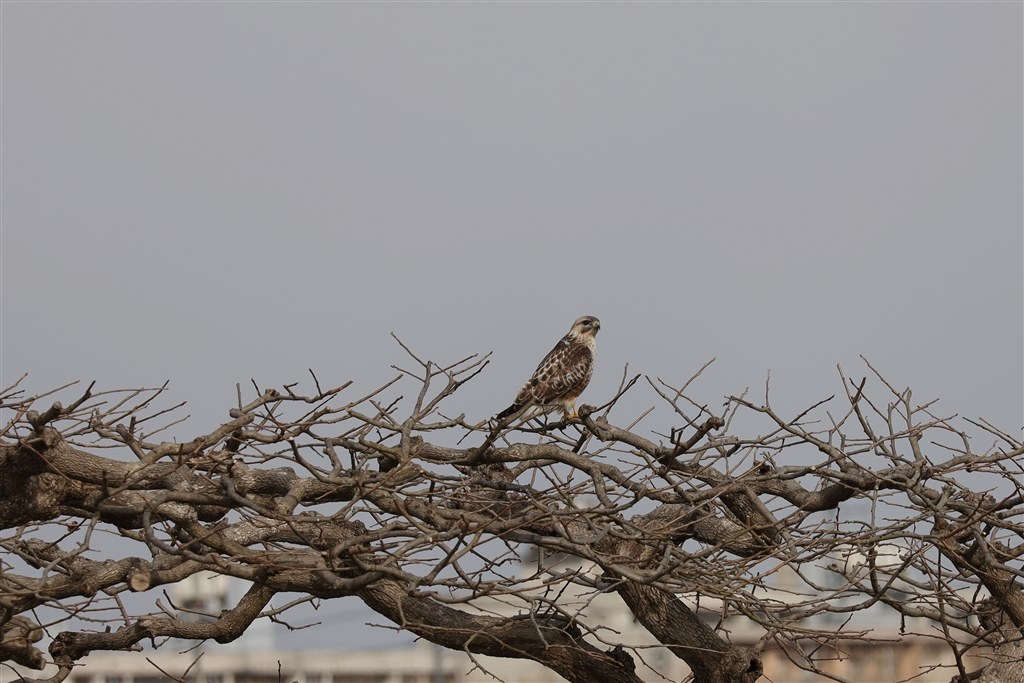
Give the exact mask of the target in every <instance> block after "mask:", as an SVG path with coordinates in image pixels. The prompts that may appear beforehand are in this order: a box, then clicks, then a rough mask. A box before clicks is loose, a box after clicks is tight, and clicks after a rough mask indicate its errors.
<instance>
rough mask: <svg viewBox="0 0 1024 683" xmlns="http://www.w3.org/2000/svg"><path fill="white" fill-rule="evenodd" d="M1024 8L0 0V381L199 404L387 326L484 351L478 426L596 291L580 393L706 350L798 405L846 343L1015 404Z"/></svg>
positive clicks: (722, 376)
mask: <svg viewBox="0 0 1024 683" xmlns="http://www.w3.org/2000/svg"><path fill="white" fill-rule="evenodd" d="M1022 15H1024V12H1022V5H1021V3H1018V2H1004V3H981V2H970V3H955V2H942V3H939V2H935V3H929V2H917V3H898V4H897V3H824V2H821V3H758V4H748V3H728V4H725V3H719V4H713V3H685V4H684V3H678V4H667V3H664V4H662V3H658V4H655V3H649V4H628V5H627V4H614V3H601V4H597V3H562V4H546V3H529V4H491V3H486V4H485V3H478V4H468V3H423V4H398V3H395V4H341V3H304V4H297V3H247V2H232V3H227V2H221V3H212V2H211V3H159V2H150V3H96V2H90V3H56V2H55V3H28V2H10V1H7V2H4V3H3V5H2V42H3V46H2V55H0V56H2V134H3V151H2V173H3V184H2V193H3V197H2V199H3V206H2V248H3V253H2V271H3V272H2V297H0V303H2V316H0V317H2V334H0V337H2V348H0V380H2V381H3V382H4V383H7V382H10V381H12V380H13V379H15V378H17V377H18V376H20V375H21V374H22V373H23V372H29V373H30V376H29V379H28V380H27V382H28V384H27V387H28V388H29V389H30V390H42V389H46V388H50V387H52V386H55V385H57V384H59V383H63V382H65V381H68V380H71V379H82V380H86V381H89V380H92V379H96V380H98V382H99V385H101V386H103V387H107V388H113V387H122V386H138V385H155V384H159V383H161V382H162V381H163V380H165V379H170V380H171V387H172V395H171V399H170V400H171V401H178V400H188V401H189V402H190V411H191V412H192V413H193V415H194V418H193V420H192V421H191V422H190V423H189V425H190V426H191V427H192V429H191V431H193V432H197V431H200V430H206V429H209V428H210V427H212V426H213V425H214V424H215V423H216V422H217V421H219V420H221V419H223V418H225V417H226V411H227V409H228V408H230V407H231V405H232V404H233V401H234V397H235V389H234V387H235V383H236V382H247V381H248V379H249V378H250V377H253V378H256V379H257V380H258V381H259V382H261V383H262V384H264V385H280V384H283V383H286V382H291V381H296V380H304V379H305V378H306V374H305V373H306V368H312V369H314V370H315V371H316V372H317V374H318V376H319V377H320V378H321V381H322V382H323V383H325V384H338V383H341V382H342V381H343V380H346V379H349V378H351V379H354V380H356V381H357V382H359V383H360V384H361V385H362V386H364V387H365V386H368V385H369V384H372V383H377V382H381V381H383V380H385V379H388V378H390V377H391V376H392V375H393V374H394V371H393V370H392V369H391V368H390V367H389V366H390V365H391V364H392V363H396V362H404V359H403V355H402V352H401V350H400V349H399V348H398V347H397V345H396V344H394V342H393V341H392V340H391V339H390V337H389V336H388V333H389V332H390V331H394V332H396V333H397V334H399V336H401V337H402V338H403V339H404V340H405V341H406V342H407V343H409V344H410V345H411V346H412V347H413V348H414V349H415V350H416V351H417V352H418V353H420V354H422V355H424V356H427V357H430V358H433V359H435V360H438V361H451V360H455V359H457V358H461V357H462V356H465V355H468V354H469V353H473V352H486V351H490V350H493V351H494V353H495V355H494V361H493V363H492V366H491V367H490V368H489V369H488V370H487V372H486V373H485V374H484V375H483V376H482V377H480V378H478V379H477V380H476V381H475V382H474V383H473V384H471V385H469V386H467V387H466V390H465V391H464V393H463V397H462V399H461V400H462V401H463V403H462V404H461V406H462V407H461V408H460V409H462V410H466V411H467V413H468V414H469V416H470V418H473V419H479V418H483V417H486V416H487V415H488V414H493V413H494V412H496V411H497V410H499V409H501V408H503V407H505V405H507V403H508V402H509V400H510V399H511V397H512V396H513V395H514V393H515V391H516V389H517V388H518V385H519V384H520V383H521V382H522V380H524V379H525V378H526V377H527V376H528V375H529V373H530V372H531V371H532V369H533V367H534V366H535V365H536V363H537V361H538V360H539V359H540V357H541V356H542V355H543V354H544V353H545V352H546V351H547V350H548V349H549V348H550V346H551V345H552V344H553V343H554V342H555V340H556V339H557V338H558V337H559V336H560V335H561V334H562V333H563V332H564V331H565V330H566V329H568V326H569V324H570V323H571V321H572V320H573V319H574V318H576V317H577V316H579V315H582V314H584V313H588V314H594V315H597V316H599V317H600V318H601V320H602V322H603V328H602V332H601V336H600V339H599V352H598V357H599V361H598V362H599V368H598V373H597V375H596V376H595V379H594V381H593V383H592V385H591V388H590V389H589V390H588V392H587V393H586V394H585V395H584V397H583V400H584V401H587V402H594V403H597V402H601V401H603V400H604V399H605V398H607V397H609V396H610V394H611V393H612V392H613V390H614V387H615V386H616V385H617V383H618V380H619V377H620V375H621V372H622V366H623V364H625V363H627V362H628V363H630V365H631V368H633V369H634V370H635V371H637V372H645V373H650V374H652V375H658V376H661V377H663V378H664V379H666V380H669V381H674V382H677V383H681V382H682V381H684V380H685V379H686V378H687V377H689V376H690V375H691V374H692V373H693V372H694V371H695V370H696V369H697V368H698V367H700V365H701V364H702V363H703V362H704V361H706V360H707V359H709V358H711V357H713V356H714V357H717V358H718V362H717V363H716V364H715V366H714V368H713V370H711V371H709V373H708V374H707V375H706V376H705V377H704V378H702V380H701V382H700V384H699V385H698V387H697V393H698V394H699V395H700V396H702V397H703V398H704V399H705V400H707V401H708V402H711V403H715V402H720V399H721V397H722V396H723V395H725V394H729V393H736V392H739V391H742V389H743V388H744V387H745V386H754V387H758V386H760V385H761V384H762V383H763V382H764V378H765V375H766V373H767V372H768V371H769V370H771V372H772V386H773V390H774V391H775V392H776V396H777V398H778V400H779V402H780V405H782V406H783V407H785V408H788V409H792V410H796V409H798V408H800V407H804V406H806V405H809V404H810V403H812V402H814V401H816V400H817V399H819V398H822V397H824V396H827V395H828V394H831V393H833V392H835V391H837V390H838V389H839V384H838V379H837V376H836V372H835V365H836V363H842V364H843V366H844V367H845V368H846V369H847V371H849V372H850V374H851V375H857V376H859V375H861V374H863V372H864V368H863V366H862V364H861V363H860V361H859V359H858V354H863V355H865V356H867V357H868V358H869V359H870V360H871V361H872V363H874V364H875V365H876V367H878V368H879V369H880V370H882V371H883V372H884V373H885V374H886V376H887V377H888V378H889V379H890V381H892V382H893V383H894V384H896V385H898V386H901V387H902V386H907V385H909V386H911V387H913V388H914V390H915V397H917V398H920V399H926V398H941V399H942V401H941V403H940V404H939V405H940V406H941V410H940V412H944V413H945V414H952V413H960V414H964V415H968V416H984V417H987V418H989V419H990V420H992V421H993V422H995V423H996V424H998V425H1000V426H1002V427H1004V428H1005V429H1007V430H1011V431H1012V430H1015V429H1019V427H1020V425H1021V424H1022V422H1021V421H1022V415H1024V407H1022V374H1024V370H1022V358H1024V350H1022V346H1024V344H1022V329H1024V320H1022V316H1024V301H1022V297H1024V294H1022V292H1024V285H1022V270H1021V259H1022V251H1024V244H1022V240H1024V238H1022V223H1024V218H1022V186H1024V172H1022V149H1024V141H1022V123H1021V122H1022V117H1024V106H1022V80H1024V70H1022V57H1021V55H1022V49H1024V46H1022V29H1021V26H1022V20H1024V16H1022ZM651 402H652V400H651V399H650V397H649V396H645V397H643V399H642V400H641V403H644V404H646V403H651ZM669 426H670V425H668V424H654V423H652V424H651V425H650V427H652V428H654V427H660V428H663V429H667V428H668V427H669ZM307 635H308V634H307Z"/></svg>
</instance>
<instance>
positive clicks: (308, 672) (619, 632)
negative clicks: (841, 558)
mask: <svg viewBox="0 0 1024 683" xmlns="http://www.w3.org/2000/svg"><path fill="white" fill-rule="evenodd" d="M532 559H533V561H537V559H538V558H532ZM780 580H781V581H782V582H783V583H784V582H785V577H780ZM245 589H246V584H245V583H244V582H240V581H236V580H234V579H230V578H227V577H223V576H216V575H212V574H209V575H205V574H199V575H196V576H193V577H190V579H189V580H187V581H184V582H182V583H181V584H179V585H176V586H174V587H173V588H172V593H171V597H172V599H173V602H174V604H175V605H176V606H178V607H179V608H180V609H181V610H183V611H184V613H185V614H187V615H188V618H194V619H204V618H212V615H215V614H218V613H219V612H220V611H221V610H222V609H226V608H228V607H229V606H231V605H233V604H235V603H236V602H237V600H238V598H239V597H241V595H242V593H243V592H244V591H245ZM577 598H578V599H579V600H581V601H582V600H586V601H588V603H589V604H588V605H587V607H586V613H587V615H588V622H589V623H591V624H600V625H602V626H603V627H605V628H607V629H610V631H607V632H605V635H606V636H609V637H614V639H615V640H617V641H618V640H621V641H622V642H624V643H629V644H632V645H634V646H636V647H637V648H638V649H637V650H636V651H635V653H634V659H635V660H636V665H637V673H638V675H640V676H641V677H642V678H643V679H645V680H649V681H659V682H664V681H666V680H668V681H679V680H682V679H683V678H685V676H686V674H687V673H688V670H687V668H686V666H685V664H683V662H682V661H680V660H679V659H678V658H676V657H675V656H674V655H672V653H671V652H669V651H668V650H666V649H665V648H662V647H658V646H657V644H656V643H655V642H654V641H653V639H652V638H651V636H650V635H649V634H648V633H647V631H646V630H645V629H644V628H643V627H642V626H640V625H639V624H638V623H637V622H636V621H635V620H634V619H633V616H632V614H631V613H630V612H629V611H628V610H626V609H625V608H624V607H623V605H622V603H621V601H620V600H619V599H618V598H617V596H615V595H600V596H598V597H597V598H594V596H592V595H589V594H588V595H585V596H584V595H578V596H573V595H572V594H571V592H570V590H567V591H565V592H563V593H562V595H561V596H560V599H559V602H560V604H563V605H564V606H565V607H566V609H569V610H572V609H573V608H574V605H573V602H574V600H576V599H577ZM702 602H703V601H702ZM486 608H487V609H489V610H492V611H498V610H499V608H500V606H499V605H498V604H497V603H495V604H488V605H486ZM505 609H506V611H507V609H508V608H507V607H506V608H505ZM703 616H704V617H705V618H706V619H707V620H708V621H709V622H714V623H717V621H718V615H717V614H715V613H713V612H705V613H703ZM822 616H823V618H826V617H830V616H834V615H822ZM865 619H867V620H869V621H870V623H871V627H870V628H871V637H872V638H873V639H874V640H876V641H878V640H882V641H886V642H857V641H852V642H851V641H843V642H842V643H840V644H839V645H838V649H836V650H835V651H833V652H830V653H829V655H830V657H831V660H830V661H828V662H827V663H826V664H825V665H824V668H825V669H826V670H827V671H829V672H830V673H833V674H837V675H839V676H842V677H843V678H846V679H847V680H850V681H856V682H858V683H875V682H879V681H885V682H886V683H888V682H890V681H899V680H906V679H910V678H914V677H916V678H914V681H915V683H933V682H934V683H939V682H941V683H948V681H949V679H950V677H951V675H952V670H951V669H949V668H946V666H942V665H947V666H948V665H951V664H952V663H953V657H952V653H951V652H950V650H949V647H948V646H947V645H945V643H943V642H942V641H940V640H938V639H928V638H922V637H917V636H902V635H901V634H900V626H901V623H900V621H899V619H898V618H897V617H895V616H894V615H893V613H892V612H889V613H888V614H886V613H885V612H883V611H874V612H873V613H872V614H871V615H858V621H863V620H865ZM835 625H837V624H834V625H833V626H835ZM816 626H817V627H818V628H828V623H827V619H824V620H823V621H822V623H819V624H816ZM914 626H918V628H917V629H914V630H918V631H920V630H921V629H920V625H914ZM725 627H726V629H727V630H728V631H729V634H730V635H729V637H730V639H731V640H732V642H737V643H754V642H756V641H757V639H758V638H759V637H760V636H761V631H760V630H758V629H756V628H754V627H753V626H752V625H751V623H750V622H749V621H748V620H746V619H742V618H740V619H728V620H727V621H726V622H725ZM323 628H328V627H323ZM330 628H337V627H330ZM349 628H352V629H355V628H364V627H363V626H362V625H353V626H351V627H349ZM346 635H347V634H346V633H345V629H344V628H341V629H338V638H337V640H338V642H339V643H343V642H347V641H348V640H349V639H348V638H347V637H346ZM818 655H819V656H821V655H822V651H821V650H820V649H819V650H818ZM762 657H763V660H764V664H765V671H766V672H768V677H769V678H770V680H772V681H774V682H775V683H796V682H798V681H825V680H828V679H826V678H824V677H822V676H819V675H817V674H813V673H809V672H806V671H803V670H801V669H800V668H799V667H797V666H796V665H795V664H793V663H792V662H791V661H790V660H789V659H788V657H787V656H786V654H785V653H784V652H782V651H781V650H778V649H768V650H766V651H765V652H763V654H762ZM971 665H972V668H977V667H979V666H981V662H972V663H971ZM496 678H497V679H500V680H502V681H505V682H506V683H556V682H558V681H562V680H563V679H561V678H560V677H558V676H557V675H555V674H554V673H553V672H551V671H550V670H548V669H546V668H544V667H542V666H540V665H539V664H535V663H533V662H529V661H523V660H513V659H498V658H492V657H478V658H475V660H474V659H470V657H469V656H468V655H466V654H465V653H462V652H453V651H449V650H444V649H442V648H440V647H437V646H435V645H433V644H430V643H427V642H425V641H419V642H417V643H415V644H412V645H408V646H403V647H397V648H388V649H369V650H361V651H346V650H341V649H333V650H323V649H321V650H290V649H279V648H275V647H274V643H273V632H272V630H271V628H270V624H269V622H268V621H266V620H260V621H258V622H256V623H254V624H253V625H252V627H250V629H249V630H248V631H247V632H246V633H245V634H244V635H243V636H242V637H240V638H238V639H237V640H236V641H234V642H232V643H228V644H225V645H217V644H213V643H205V644H202V645H200V646H196V644H195V643H193V642H185V641H177V642H175V641H170V642H168V643H165V644H164V645H163V646H162V647H161V648H160V649H159V650H152V651H145V652H132V653H125V652H96V653H93V654H91V655H90V656H89V657H87V658H86V659H85V660H84V665H83V666H82V667H81V668H79V669H76V670H75V672H74V673H73V674H72V675H71V677H70V679H69V680H70V681H71V683H163V682H165V681H169V680H178V681H188V682H189V683H293V682H294V683H453V682H456V681H465V682H466V683H494V681H495V679H496ZM766 680H767V679H766Z"/></svg>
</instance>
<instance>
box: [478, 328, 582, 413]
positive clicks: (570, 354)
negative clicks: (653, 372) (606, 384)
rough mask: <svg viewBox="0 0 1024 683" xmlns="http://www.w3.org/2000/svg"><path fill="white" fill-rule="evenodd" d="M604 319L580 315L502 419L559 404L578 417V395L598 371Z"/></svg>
mask: <svg viewBox="0 0 1024 683" xmlns="http://www.w3.org/2000/svg"><path fill="white" fill-rule="evenodd" d="M600 329H601V321H600V320H598V319H597V318H595V317H594V316H592V315H585V316H583V317H582V318H578V319H577V320H576V322H574V323H573V324H572V327H571V328H570V329H569V332H568V333H567V334H566V335H565V336H564V337H562V338H561V339H560V340H559V342H558V343H557V344H555V348H553V349H551V351H550V352H549V353H548V355H546V356H544V360H542V361H541V362H540V365H538V366H537V369H536V370H535V371H534V373H533V376H532V377H531V378H530V379H529V380H528V381H527V382H526V384H524V385H523V388H522V389H520V390H519V393H518V394H517V395H516V400H515V401H514V402H513V403H512V405H510V406H509V407H508V408H506V409H505V410H503V411H501V412H500V413H498V415H497V419H498V420H499V421H501V422H511V421H512V420H514V419H516V418H522V419H524V420H529V419H530V418H533V417H536V416H537V415H542V414H544V413H547V412H550V411H552V410H555V409H557V408H561V409H562V412H563V414H564V416H565V419H567V420H571V419H575V418H577V417H578V415H577V414H576V399H577V398H579V395H580V394H582V393H583V390H584V389H586V388H587V384H589V383H590V378H591V377H592V376H593V374H594V347H595V340H596V336H597V331H598V330H600Z"/></svg>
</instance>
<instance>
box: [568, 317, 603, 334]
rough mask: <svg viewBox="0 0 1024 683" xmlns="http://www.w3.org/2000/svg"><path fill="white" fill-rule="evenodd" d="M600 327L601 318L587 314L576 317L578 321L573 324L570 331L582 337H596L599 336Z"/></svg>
mask: <svg viewBox="0 0 1024 683" xmlns="http://www.w3.org/2000/svg"><path fill="white" fill-rule="evenodd" d="M600 329H601V321H600V320H598V319H597V318H595V317H594V316H592V315H585V316H583V317H582V318H577V319H576V322H574V323H573V324H572V329H571V330H569V333H570V334H575V335H579V336H581V337H586V336H590V337H595V336H597V331H598V330H600Z"/></svg>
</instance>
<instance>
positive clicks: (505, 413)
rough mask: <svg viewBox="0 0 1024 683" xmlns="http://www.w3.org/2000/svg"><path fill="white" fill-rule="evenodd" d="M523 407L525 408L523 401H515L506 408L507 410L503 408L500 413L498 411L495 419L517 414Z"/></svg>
mask: <svg viewBox="0 0 1024 683" xmlns="http://www.w3.org/2000/svg"><path fill="white" fill-rule="evenodd" d="M522 409H523V404H522V403H513V404H512V405H510V406H509V407H508V408H505V410H503V411H501V412H500V413H498V414H497V415H495V416H494V419H495V420H504V419H505V418H506V417H509V416H510V415H515V414H516V413H517V412H519V411H520V410H522Z"/></svg>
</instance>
